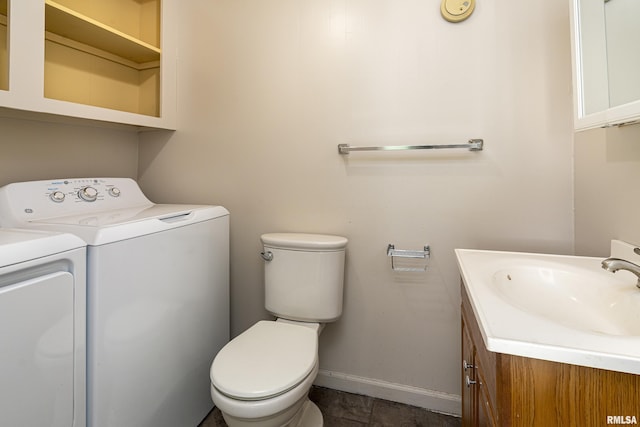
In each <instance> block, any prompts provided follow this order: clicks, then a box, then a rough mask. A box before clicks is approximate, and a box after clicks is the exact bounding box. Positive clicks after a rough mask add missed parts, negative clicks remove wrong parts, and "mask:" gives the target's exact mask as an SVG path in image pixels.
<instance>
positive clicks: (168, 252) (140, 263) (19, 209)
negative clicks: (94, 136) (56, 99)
mask: <svg viewBox="0 0 640 427" xmlns="http://www.w3.org/2000/svg"><path fill="white" fill-rule="evenodd" d="M0 226H19V227H23V228H25V227H26V228H34V229H40V230H53V231H63V232H68V233H72V234H75V235H76V236H79V237H80V238H82V239H83V240H84V241H85V242H86V243H87V245H88V246H87V319H88V323H87V360H88V362H87V375H88V383H87V412H88V425H89V426H91V427H123V426H131V427H146V426H148V427H152V426H153V427H181V426H184V427H193V426H196V425H197V424H198V423H199V422H200V421H201V420H202V419H203V418H204V417H205V416H206V415H207V413H208V412H209V411H210V410H211V408H212V406H213V405H212V403H211V399H210V395H209V367H210V365H211V362H212V360H213V358H214V356H215V355H216V353H217V352H218V351H219V350H220V349H221V348H222V347H223V346H224V344H226V343H227V342H228V341H229V212H228V211H227V210H226V209H225V208H223V207H221V206H203V205H167V204H154V203H152V202H151V201H149V200H148V199H147V198H146V197H145V195H144V194H143V193H142V191H141V190H140V188H139V186H138V185H137V183H136V182H135V181H133V180H131V179H128V178H85V179H56V180H49V181H33V182H24V183H15V184H9V185H7V186H5V187H3V188H0Z"/></svg>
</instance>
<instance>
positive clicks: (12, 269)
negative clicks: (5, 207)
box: [0, 229, 86, 427]
mask: <svg viewBox="0 0 640 427" xmlns="http://www.w3.org/2000/svg"><path fill="white" fill-rule="evenodd" d="M85 254H86V251H85V243H84V242H83V241H82V240H81V239H79V238H78V237H76V236H72V235H70V234H62V233H47V232H41V231H34V230H13V229H0V426H11V427H33V426H53V427H82V426H85V423H86V416H85V354H86V347H85V297H86V295H85V273H86V272H85V262H86V261H85V259H86V257H85Z"/></svg>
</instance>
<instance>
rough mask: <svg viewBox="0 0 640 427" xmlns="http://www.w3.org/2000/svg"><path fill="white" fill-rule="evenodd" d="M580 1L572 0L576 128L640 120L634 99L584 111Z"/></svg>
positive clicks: (607, 125) (638, 106) (638, 102)
mask: <svg viewBox="0 0 640 427" xmlns="http://www.w3.org/2000/svg"><path fill="white" fill-rule="evenodd" d="M580 1H581V0H571V8H570V24H571V62H572V69H573V111H574V122H573V124H574V129H575V130H586V129H592V128H597V127H609V126H620V125H623V124H631V123H635V122H640V100H637V101H632V102H629V103H627V104H623V105H619V106H616V107H609V108H605V109H604V110H602V111H597V112H594V113H589V114H585V113H584V93H583V91H584V86H583V83H584V81H583V74H582V59H583V56H582V38H581V37H580Z"/></svg>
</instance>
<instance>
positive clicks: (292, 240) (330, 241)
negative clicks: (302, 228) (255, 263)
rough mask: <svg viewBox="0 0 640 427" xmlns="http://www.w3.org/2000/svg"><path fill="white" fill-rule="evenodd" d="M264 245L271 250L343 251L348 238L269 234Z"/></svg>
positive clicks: (263, 239)
mask: <svg viewBox="0 0 640 427" xmlns="http://www.w3.org/2000/svg"><path fill="white" fill-rule="evenodd" d="M260 238H261V239H262V243H263V244H264V245H265V246H268V247H271V248H280V249H291V250H316V251H321V250H331V251H335V250H341V249H344V248H345V247H346V246H347V238H346V237H342V236H330V235H326V234H303V233H267V234H263V235H262V236H261V237H260Z"/></svg>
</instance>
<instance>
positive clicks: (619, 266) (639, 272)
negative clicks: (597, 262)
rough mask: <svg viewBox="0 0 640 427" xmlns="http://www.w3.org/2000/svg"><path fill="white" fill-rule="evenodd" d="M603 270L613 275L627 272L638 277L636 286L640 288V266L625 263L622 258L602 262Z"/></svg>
mask: <svg viewBox="0 0 640 427" xmlns="http://www.w3.org/2000/svg"><path fill="white" fill-rule="evenodd" d="M602 268H604V269H605V270H607V271H610V272H612V273H615V272H616V271H618V270H627V271H630V272H632V273H633V274H635V275H636V276H638V281H637V282H636V286H637V287H638V288H640V265H637V264H634V263H632V262H629V261H625V260H623V259H620V258H607V259H605V260H604V261H602Z"/></svg>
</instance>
